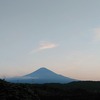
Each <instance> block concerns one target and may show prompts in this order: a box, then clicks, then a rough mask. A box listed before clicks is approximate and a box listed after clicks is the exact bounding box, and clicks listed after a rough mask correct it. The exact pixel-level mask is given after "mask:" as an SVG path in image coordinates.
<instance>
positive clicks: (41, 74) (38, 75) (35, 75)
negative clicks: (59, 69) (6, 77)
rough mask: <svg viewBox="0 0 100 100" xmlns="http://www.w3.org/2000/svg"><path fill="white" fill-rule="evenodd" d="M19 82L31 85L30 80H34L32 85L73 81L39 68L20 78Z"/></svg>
mask: <svg viewBox="0 0 100 100" xmlns="http://www.w3.org/2000/svg"><path fill="white" fill-rule="evenodd" d="M15 80H18V79H15ZM20 80H21V82H28V83H32V80H34V83H67V82H71V81H73V80H74V79H71V78H68V77H65V76H62V75H59V74H57V73H55V72H53V71H51V70H49V69H47V68H45V67H41V68H39V69H38V70H36V71H34V72H32V73H29V74H27V75H24V76H22V77H21V78H20Z"/></svg>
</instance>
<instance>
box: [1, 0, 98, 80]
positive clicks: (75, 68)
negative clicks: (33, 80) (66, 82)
mask: <svg viewBox="0 0 100 100" xmlns="http://www.w3.org/2000/svg"><path fill="white" fill-rule="evenodd" d="M40 67H46V68H48V69H50V70H52V71H54V72H56V73H58V74H62V75H64V76H67V77H71V78H75V79H80V80H97V81H98V80H99V81H100V0H0V77H8V76H21V75H25V74H27V73H30V72H33V71H35V70H37V69H38V68H40Z"/></svg>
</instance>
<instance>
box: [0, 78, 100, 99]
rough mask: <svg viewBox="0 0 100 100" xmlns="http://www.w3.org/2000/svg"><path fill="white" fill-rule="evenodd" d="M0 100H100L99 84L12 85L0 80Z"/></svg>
mask: <svg viewBox="0 0 100 100" xmlns="http://www.w3.org/2000/svg"><path fill="white" fill-rule="evenodd" d="M0 100H100V82H92V81H79V82H71V83H68V84H59V83H51V84H20V83H19V84H18V83H17V84H14V83H9V82H6V81H4V80H0Z"/></svg>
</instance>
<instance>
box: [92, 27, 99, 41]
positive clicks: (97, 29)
mask: <svg viewBox="0 0 100 100" xmlns="http://www.w3.org/2000/svg"><path fill="white" fill-rule="evenodd" d="M93 33H94V37H93V38H94V41H100V27H99V28H94V29H93Z"/></svg>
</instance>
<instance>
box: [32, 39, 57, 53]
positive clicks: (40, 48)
mask: <svg viewBox="0 0 100 100" xmlns="http://www.w3.org/2000/svg"><path fill="white" fill-rule="evenodd" d="M57 46H58V45H57V44H55V43H52V42H47V41H41V42H40V43H39V46H38V47H37V48H36V49H34V50H32V51H31V54H32V53H36V52H40V51H43V50H46V49H52V48H56V47H57Z"/></svg>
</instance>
